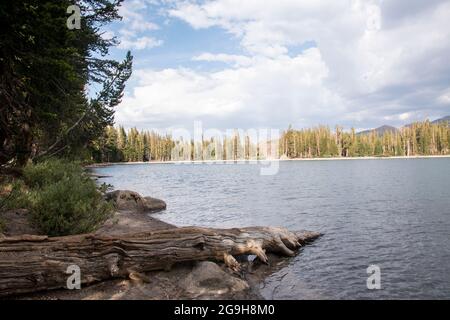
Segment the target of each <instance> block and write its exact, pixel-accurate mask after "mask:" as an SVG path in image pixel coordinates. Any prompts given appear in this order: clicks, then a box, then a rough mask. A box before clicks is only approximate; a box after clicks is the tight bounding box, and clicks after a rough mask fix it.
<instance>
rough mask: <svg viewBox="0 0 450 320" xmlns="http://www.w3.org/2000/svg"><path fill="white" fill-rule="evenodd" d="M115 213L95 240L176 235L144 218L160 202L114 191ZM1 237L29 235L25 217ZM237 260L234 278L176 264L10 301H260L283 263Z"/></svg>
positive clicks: (213, 267) (215, 266)
mask: <svg viewBox="0 0 450 320" xmlns="http://www.w3.org/2000/svg"><path fill="white" fill-rule="evenodd" d="M106 197H107V199H108V200H109V201H113V202H114V204H115V207H116V209H117V211H116V213H115V214H114V216H113V217H111V218H110V219H109V220H108V221H106V222H105V223H104V225H103V226H102V227H100V228H99V229H98V230H97V231H96V232H95V234H96V235H106V236H121V235H125V234H130V233H140V232H151V231H157V230H166V229H174V228H175V229H176V228H177V227H176V226H174V225H171V224H168V223H165V222H162V221H160V220H158V219H155V218H153V217H151V216H150V215H149V213H151V212H157V211H161V210H164V209H165V208H166V204H165V202H164V201H162V200H159V199H154V198H150V197H141V196H140V195H139V194H137V193H135V192H132V191H123V190H118V191H114V192H112V193H109V194H107V196H106ZM5 230H6V232H5V235H4V236H8V237H11V236H17V235H20V234H24V233H27V234H32V233H33V232H34V230H33V229H32V228H31V227H30V226H27V222H26V212H23V211H17V212H9V213H8V224H7V226H6V229H5ZM240 258H241V259H239V263H240V264H241V270H240V272H239V273H237V272H234V271H232V270H230V268H229V267H227V266H226V265H225V264H224V263H216V262H212V261H200V262H192V263H180V264H177V265H174V266H173V267H172V268H170V269H168V270H164V271H152V272H148V273H145V274H130V276H129V278H128V279H112V280H107V281H102V282H99V283H96V284H93V285H90V286H86V287H83V288H82V289H81V290H65V289H58V290H52V291H45V292H38V293H32V294H26V295H21V296H18V297H14V299H32V300H53V299H64V300H82V299H87V300H91V299H94V300H97V299H101V300H104V299H113V300H122V299H123V300H133V299H138V300H141V299H145V300H159V299H227V300H228V299H248V300H252V299H263V297H262V296H261V294H260V292H259V288H260V287H261V286H262V285H263V283H264V279H265V278H266V277H267V276H269V275H270V274H272V273H273V272H276V271H277V270H279V269H280V268H281V267H282V266H283V265H284V264H285V263H286V258H281V257H278V256H276V255H272V254H270V256H269V259H270V264H269V265H266V264H263V263H261V262H259V260H258V259H253V257H251V256H250V259H249V257H248V256H242V257H240Z"/></svg>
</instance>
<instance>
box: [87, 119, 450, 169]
mask: <svg viewBox="0 0 450 320" xmlns="http://www.w3.org/2000/svg"><path fill="white" fill-rule="evenodd" d="M273 142H274V141H255V137H250V136H249V135H248V134H242V132H241V134H239V131H238V130H235V132H234V133H233V134H232V135H231V136H226V137H222V138H220V139H218V138H209V139H204V138H202V139H201V141H194V140H189V141H183V139H181V138H180V139H174V138H173V137H172V136H171V135H169V134H160V133H157V132H154V131H145V130H142V131H139V130H137V129H136V128H132V129H129V130H125V129H124V128H123V127H118V128H115V127H111V126H110V127H107V129H106V130H105V132H104V134H103V136H102V137H101V138H100V139H98V140H97V141H96V142H95V145H94V151H93V160H94V161H96V162H146V161H172V160H185V161H189V160H257V159H267V158H270V157H271V156H270V155H271V154H272V153H271V150H270V148H271V146H272V148H273V146H276V147H275V148H277V149H278V150H275V151H277V152H276V157H280V158H326V157H365V156H380V157H381V156H384V157H388V156H417V155H448V154H450V128H449V126H448V125H447V124H443V123H440V124H432V123H430V122H429V121H424V122H417V123H414V124H411V125H409V126H407V127H403V128H401V129H398V130H396V131H385V132H383V133H378V132H377V131H375V130H374V131H371V132H369V133H365V134H358V133H356V131H355V129H351V130H350V131H344V130H343V129H342V127H339V126H337V127H336V128H335V130H334V131H332V130H331V129H330V128H329V127H326V126H319V127H316V128H310V129H301V130H295V129H293V128H292V127H289V129H287V130H286V131H284V132H283V133H282V134H281V137H280V139H279V140H278V141H275V143H273Z"/></svg>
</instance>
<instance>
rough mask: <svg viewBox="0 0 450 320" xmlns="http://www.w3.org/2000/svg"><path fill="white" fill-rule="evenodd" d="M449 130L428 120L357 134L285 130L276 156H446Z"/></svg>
mask: <svg viewBox="0 0 450 320" xmlns="http://www.w3.org/2000/svg"><path fill="white" fill-rule="evenodd" d="M449 152H450V128H449V126H448V125H447V124H443V123H441V124H432V123H430V122H429V121H428V120H427V121H424V122H417V123H413V124H411V125H409V126H406V127H403V128H400V129H398V130H396V131H386V132H383V133H378V132H377V131H375V130H373V131H371V132H370V133H367V134H357V133H356V132H355V129H351V130H350V132H346V131H344V130H343V129H342V128H341V127H339V126H337V127H336V129H335V131H334V132H332V131H331V130H330V128H328V127H323V126H322V127H317V128H313V129H303V130H294V129H292V128H289V129H288V130H287V131H285V132H284V133H283V135H282V137H281V140H280V154H281V155H285V156H286V157H288V158H315V157H364V156H385V157H388V156H417V155H447V154H449Z"/></svg>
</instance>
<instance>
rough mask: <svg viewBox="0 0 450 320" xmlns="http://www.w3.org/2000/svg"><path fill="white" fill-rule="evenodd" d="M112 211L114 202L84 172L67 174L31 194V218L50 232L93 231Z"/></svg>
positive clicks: (61, 233) (64, 233)
mask: <svg viewBox="0 0 450 320" xmlns="http://www.w3.org/2000/svg"><path fill="white" fill-rule="evenodd" d="M111 213H112V205H111V204H109V203H107V202H106V201H104V199H103V196H102V195H101V193H100V192H99V191H98V190H97V187H96V185H95V183H94V182H93V181H91V180H89V179H88V180H87V179H86V178H85V177H83V176H81V177H80V176H67V177H65V178H63V179H62V180H60V181H58V182H56V183H53V184H49V185H46V186H44V187H43V188H41V189H40V190H38V191H36V192H34V194H33V196H32V210H31V217H32V221H33V223H34V224H35V225H36V226H37V227H38V228H39V229H40V230H41V231H42V232H43V233H45V234H47V235H49V236H62V235H70V234H80V233H86V232H92V231H94V230H95V229H96V228H97V227H98V226H99V225H100V224H101V223H102V222H104V221H105V220H106V219H107V218H108V217H109V216H110V214H111Z"/></svg>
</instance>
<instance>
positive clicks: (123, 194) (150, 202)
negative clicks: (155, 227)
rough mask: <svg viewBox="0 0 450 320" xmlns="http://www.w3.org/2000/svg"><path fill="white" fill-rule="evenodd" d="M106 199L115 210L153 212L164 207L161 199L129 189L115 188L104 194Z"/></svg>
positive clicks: (164, 204)
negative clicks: (143, 195) (111, 203)
mask: <svg viewBox="0 0 450 320" xmlns="http://www.w3.org/2000/svg"><path fill="white" fill-rule="evenodd" d="M105 198H106V200H107V201H112V202H113V204H114V207H115V208H116V210H119V211H135V212H140V213H146V212H155V211H161V210H165V209H166V203H165V202H164V201H162V200H159V199H155V198H151V197H142V196H141V195H140V194H139V193H137V192H134V191H129V190H116V191H113V192H109V193H107V194H106V195H105Z"/></svg>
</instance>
